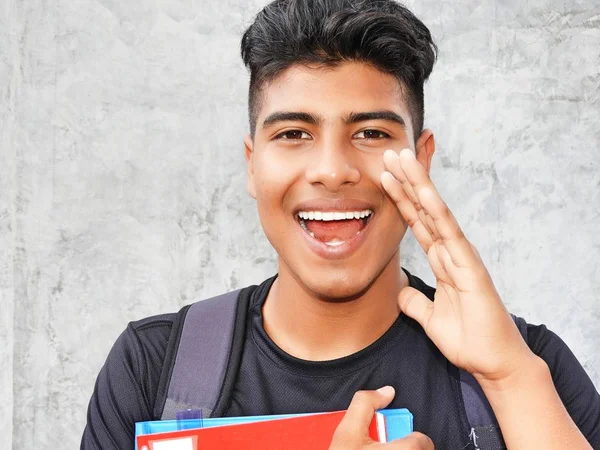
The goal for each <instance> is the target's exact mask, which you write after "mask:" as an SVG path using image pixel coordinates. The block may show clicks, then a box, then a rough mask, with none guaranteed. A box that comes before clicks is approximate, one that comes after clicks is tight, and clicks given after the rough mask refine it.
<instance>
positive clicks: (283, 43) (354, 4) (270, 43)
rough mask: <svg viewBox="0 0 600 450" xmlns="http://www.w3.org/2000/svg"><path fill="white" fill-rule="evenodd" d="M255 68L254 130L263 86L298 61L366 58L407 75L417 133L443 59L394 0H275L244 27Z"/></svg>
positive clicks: (247, 54) (402, 77)
mask: <svg viewBox="0 0 600 450" xmlns="http://www.w3.org/2000/svg"><path fill="white" fill-rule="evenodd" d="M241 53H242V59H243V60H244V64H245V65H246V67H247V68H248V70H249V71H250V88H249V95H248V115H249V120H250V134H251V135H252V137H254V134H255V132H256V121H257V118H258V113H259V111H260V107H261V98H260V96H261V90H262V88H263V87H264V86H265V84H267V83H269V82H271V81H273V80H274V79H275V78H276V77H277V76H278V75H280V74H281V73H282V72H283V71H285V70H286V69H287V68H289V67H290V66H292V65H295V64H310V65H314V64H316V65H322V66H336V65H337V64H340V63H342V62H344V61H358V62H364V63H367V64H370V65H372V66H374V67H375V68H377V69H379V70H381V71H382V72H384V73H388V74H391V75H393V76H395V77H396V79H397V80H398V81H400V82H401V83H400V86H401V87H403V88H406V89H403V91H405V92H403V93H404V99H405V101H406V103H407V105H408V108H409V111H410V113H411V116H412V125H413V130H414V133H415V140H416V139H417V138H418V137H419V135H420V134H421V131H422V129H423V116H424V95H423V84H424V83H425V81H426V80H427V79H428V78H429V75H430V74H431V71H432V69H433V65H434V63H435V60H436V55H437V47H436V45H435V43H434V42H433V39H432V37H431V33H430V32H429V29H428V28H427V27H426V26H425V25H424V24H423V22H421V21H420V20H419V19H418V18H417V17H415V15H414V14H413V13H412V12H410V11H409V10H408V9H407V8H406V7H405V6H403V5H400V4H399V3H396V2H395V1H393V0H275V1H273V2H271V3H270V4H268V5H267V6H265V7H264V8H263V9H262V10H261V11H260V12H259V13H258V14H257V16H256V18H255V20H254V22H253V23H252V25H250V27H248V29H247V30H246V31H245V32H244V35H243V37H242V42H241Z"/></svg>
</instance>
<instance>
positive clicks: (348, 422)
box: [329, 386, 433, 450]
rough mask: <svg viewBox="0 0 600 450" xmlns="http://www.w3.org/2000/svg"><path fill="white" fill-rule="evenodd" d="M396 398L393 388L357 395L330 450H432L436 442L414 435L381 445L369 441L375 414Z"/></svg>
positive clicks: (338, 429)
mask: <svg viewBox="0 0 600 450" xmlns="http://www.w3.org/2000/svg"><path fill="white" fill-rule="evenodd" d="M393 398H394V388H392V387H390V386H386V387H384V388H381V389H379V390H377V391H359V392H357V393H356V394H354V397H353V398H352V402H351V403H350V406H349V407H348V411H346V414H345V415H344V418H343V419H342V421H341V422H340V424H339V425H338V427H337V429H336V430H335V434H334V436H333V440H332V441H331V445H330V447H329V450H377V449H381V450H384V449H388V450H433V442H431V439H429V438H428V437H427V436H425V435H424V434H421V433H411V434H410V435H408V436H407V437H405V438H403V439H398V440H395V441H393V442H389V443H387V444H380V443H378V442H375V441H373V440H372V439H371V438H370V437H369V425H370V423H371V420H372V419H373V415H374V414H375V411H377V410H378V409H381V408H385V407H386V406H387V405H389V404H390V402H391V401H392V400H393Z"/></svg>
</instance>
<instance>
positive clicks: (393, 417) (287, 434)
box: [135, 409, 413, 450]
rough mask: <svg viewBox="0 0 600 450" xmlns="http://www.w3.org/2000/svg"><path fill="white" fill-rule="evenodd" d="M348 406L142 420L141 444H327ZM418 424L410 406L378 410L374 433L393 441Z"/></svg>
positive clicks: (158, 448)
mask: <svg viewBox="0 0 600 450" xmlns="http://www.w3.org/2000/svg"><path fill="white" fill-rule="evenodd" d="M344 414H345V411H335V412H329V413H311V414H290V415H276V416H248V417H223V418H210V419H201V418H196V419H183V420H163V421H153V422H139V423H137V424H136V430H135V431H136V450H234V449H235V450H239V449H245V450H259V449H260V450H281V449H294V450H320V449H322V450H327V449H328V448H329V445H330V444H331V439H332V437H333V433H334V432H335V430H336V428H337V426H338V425H339V423H340V421H341V420H342V418H343V417H344ZM412 430H413V416H412V414H411V413H410V412H409V411H408V410H407V409H383V410H380V411H378V412H376V413H375V415H374V416H373V420H372V422H371V425H370V427H369V435H370V436H371V438H372V439H373V440H374V441H377V442H390V441H392V440H395V439H399V438H402V437H405V436H407V435H408V434H410V433H411V432H412Z"/></svg>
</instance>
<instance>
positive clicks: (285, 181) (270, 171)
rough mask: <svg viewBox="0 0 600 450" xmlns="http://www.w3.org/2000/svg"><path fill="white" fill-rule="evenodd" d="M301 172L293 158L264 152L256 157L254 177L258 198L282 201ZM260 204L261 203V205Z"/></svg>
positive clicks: (275, 201) (265, 200) (271, 202)
mask: <svg viewBox="0 0 600 450" xmlns="http://www.w3.org/2000/svg"><path fill="white" fill-rule="evenodd" d="M298 173H301V168H299V167H298V164H295V163H294V161H293V160H292V158H286V157H285V155H279V154H273V153H272V152H264V153H263V154H261V155H259V156H258V157H257V158H256V159H255V166H254V177H255V184H256V189H257V200H259V201H262V202H264V203H267V204H269V203H270V204H273V203H279V204H280V203H281V201H282V198H283V197H284V195H285V193H286V192H287V191H288V189H289V188H290V187H291V186H292V185H293V183H294V182H295V180H296V179H297V177H298ZM259 206H260V205H259Z"/></svg>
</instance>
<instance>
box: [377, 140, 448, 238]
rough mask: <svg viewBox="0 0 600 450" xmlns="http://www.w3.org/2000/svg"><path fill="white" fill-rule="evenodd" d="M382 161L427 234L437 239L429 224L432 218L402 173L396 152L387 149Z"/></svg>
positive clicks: (431, 222)
mask: <svg viewBox="0 0 600 450" xmlns="http://www.w3.org/2000/svg"><path fill="white" fill-rule="evenodd" d="M383 162H384V164H385V166H386V168H387V169H388V170H389V172H390V173H391V174H392V175H393V176H394V178H396V179H397V180H398V181H399V182H400V184H401V185H402V189H403V190H404V192H405V194H406V196H407V197H408V199H409V200H410V202H411V203H412V205H413V207H414V209H415V211H416V212H417V214H418V216H419V218H420V220H421V222H422V223H423V225H424V226H425V228H427V231H428V232H429V234H430V235H431V236H432V237H433V239H434V240H435V239H438V238H439V236H438V235H437V230H435V227H432V226H431V225H433V220H431V218H428V217H427V213H426V211H425V210H424V209H423V205H421V202H420V201H419V198H418V196H417V194H416V193H415V191H414V189H413V186H412V185H411V184H410V181H409V180H408V178H407V177H406V174H405V173H404V169H403V168H402V165H401V164H400V159H399V158H398V154H397V153H396V152H394V151H393V150H387V151H386V152H385V153H384V154H383Z"/></svg>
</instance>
